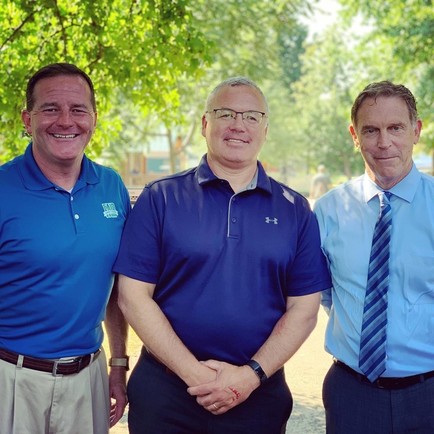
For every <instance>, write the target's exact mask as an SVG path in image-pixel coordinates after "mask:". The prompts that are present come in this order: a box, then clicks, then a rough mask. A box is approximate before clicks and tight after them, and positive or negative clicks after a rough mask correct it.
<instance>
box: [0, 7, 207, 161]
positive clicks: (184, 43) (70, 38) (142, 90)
mask: <svg viewBox="0 0 434 434" xmlns="http://www.w3.org/2000/svg"><path fill="white" fill-rule="evenodd" d="M188 3H189V2H188V1H186V0H171V1H166V0H148V1H143V0H141V1H134V0H133V1H131V0H129V1H127V0H98V1H93V0H56V1H54V0H31V1H24V0H13V1H11V0H0V62H1V68H0V82H1V83H2V86H1V87H0V122H1V124H2V128H1V132H0V134H1V137H0V138H1V139H2V140H1V141H2V146H3V152H2V154H3V155H2V156H3V159H8V158H10V157H11V156H12V155H16V154H17V153H19V152H21V151H22V149H23V148H24V147H25V145H26V143H27V141H28V139H23V138H22V125H21V121H20V119H19V113H20V111H21V109H22V108H23V105H24V102H23V100H24V90H25V89H24V88H25V84H26V82H27V79H28V78H29V77H30V75H31V74H32V73H33V72H35V71H36V70H37V69H38V68H40V67H41V66H43V65H45V64H48V63H52V62H72V63H75V64H77V65H78V66H79V67H81V68H83V69H84V70H85V71H86V72H88V73H89V74H90V76H91V77H92V79H93V81H94V83H95V87H96V92H97V100H98V106H99V111H100V112H103V113H108V111H109V109H110V107H112V106H113V105H114V104H117V102H118V101H119V98H118V95H119V93H121V94H122V96H123V98H126V99H129V100H130V101H131V102H133V103H134V104H136V105H137V106H138V107H140V109H141V110H142V111H143V112H144V113H149V112H152V111H158V112H159V113H160V116H161V118H162V119H164V118H165V117H166V118H169V117H170V113H171V111H170V108H171V107H173V106H176V105H177V104H178V98H179V95H178V93H177V92H176V82H177V80H178V78H179V77H180V76H182V75H183V74H188V75H189V76H190V77H192V78H196V77H197V76H198V75H199V74H200V72H201V71H202V68H200V66H202V65H203V64H206V62H208V61H209V60H210V58H209V56H208V52H209V44H208V41H207V38H206V37H205V35H204V33H203V32H202V30H201V29H199V28H197V27H196V26H195V23H194V21H193V17H192V14H191V11H190V10H189V8H188ZM119 129H120V123H119V119H116V118H115V119H113V118H110V119H107V118H105V117H104V116H102V117H100V127H99V131H98V133H99V134H97V136H96V138H95V139H94V140H93V142H92V143H93V152H94V153H95V154H98V153H99V152H100V150H101V147H102V146H103V144H107V142H108V141H109V140H110V139H111V138H112V137H116V135H117V132H118V131H119Z"/></svg>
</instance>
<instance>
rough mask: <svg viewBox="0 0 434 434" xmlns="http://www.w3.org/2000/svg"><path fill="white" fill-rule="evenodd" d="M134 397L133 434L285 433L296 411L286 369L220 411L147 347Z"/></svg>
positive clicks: (134, 380) (133, 383) (133, 382)
mask: <svg viewBox="0 0 434 434" xmlns="http://www.w3.org/2000/svg"><path fill="white" fill-rule="evenodd" d="M128 399H129V413H128V426H129V431H130V433H131V434H156V433H158V434H284V433H285V429H286V422H287V421H288V418H289V416H290V414H291V411H292V396H291V393H290V391H289V388H288V386H287V384H286V382H285V375H284V371H283V369H281V370H279V371H278V372H276V374H274V375H273V376H271V377H270V378H269V379H268V380H267V381H266V382H265V383H264V384H263V385H261V386H260V387H259V388H257V389H256V390H255V391H254V392H253V393H252V394H251V395H250V397H249V398H248V399H247V400H246V401H244V402H243V403H241V404H240V405H238V406H237V407H234V408H233V409H231V410H229V411H228V412H226V413H224V414H222V415H219V416H215V415H213V414H212V413H210V412H208V411H207V410H205V409H203V408H202V407H201V406H200V405H199V404H198V403H197V402H196V398H195V397H193V396H190V395H189V394H188V392H187V386H186V384H185V383H184V382H183V381H182V380H181V379H180V378H179V377H177V376H176V375H175V374H173V373H172V372H170V371H168V370H167V368H166V367H165V366H163V365H162V364H161V363H159V362H158V361H156V360H155V359H154V358H152V357H151V356H149V354H147V352H146V350H144V351H142V354H141V356H140V358H139V361H138V362H137V365H136V367H135V368H134V370H133V372H132V373H131V377H130V380H129V382H128Z"/></svg>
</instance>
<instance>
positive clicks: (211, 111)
mask: <svg viewBox="0 0 434 434" xmlns="http://www.w3.org/2000/svg"><path fill="white" fill-rule="evenodd" d="M220 110H227V111H229V112H232V113H234V114H235V117H232V116H231V118H232V121H235V120H236V119H237V116H238V115H241V120H242V121H243V122H246V120H245V119H244V113H259V114H260V115H261V119H260V121H259V122H258V123H257V124H250V123H249V122H247V124H248V125H251V126H259V125H261V124H262V121H263V120H264V118H266V117H267V113H265V112H260V111H259V110H246V111H244V112H237V111H236V110H233V109H230V108H226V107H222V108H217V109H212V110H207V111H206V112H205V113H214V116H216V114H217V112H218V111H220ZM215 119H217V120H218V119H221V118H217V117H215Z"/></svg>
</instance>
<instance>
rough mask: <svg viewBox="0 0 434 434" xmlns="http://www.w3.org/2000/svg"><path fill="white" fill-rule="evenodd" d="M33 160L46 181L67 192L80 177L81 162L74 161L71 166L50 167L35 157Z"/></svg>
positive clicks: (50, 165)
mask: <svg viewBox="0 0 434 434" xmlns="http://www.w3.org/2000/svg"><path fill="white" fill-rule="evenodd" d="M35 160H36V164H37V165H38V166H39V168H40V169H41V172H42V173H43V174H44V176H45V177H46V178H47V179H48V180H50V181H51V182H52V183H53V184H56V185H58V186H59V187H62V188H63V189H65V190H67V191H70V190H72V188H73V187H74V185H75V183H76V182H77V179H78V177H79V175H80V170H81V161H74V163H73V164H65V165H52V164H48V163H47V162H45V161H38V159H37V158H36V157H35Z"/></svg>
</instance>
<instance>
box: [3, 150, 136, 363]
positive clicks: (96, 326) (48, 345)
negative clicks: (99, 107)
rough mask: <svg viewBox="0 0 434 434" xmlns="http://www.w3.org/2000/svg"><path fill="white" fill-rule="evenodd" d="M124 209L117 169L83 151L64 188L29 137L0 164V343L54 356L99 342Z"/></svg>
mask: <svg viewBox="0 0 434 434" xmlns="http://www.w3.org/2000/svg"><path fill="white" fill-rule="evenodd" d="M129 210H130V201H129V195H128V191H127V190H126V188H125V186H124V184H123V183H122V181H121V179H120V177H119V175H118V174H117V173H116V172H114V171H113V170H111V169H109V168H106V167H103V166H100V165H98V164H95V163H93V162H92V161H90V160H89V159H88V158H86V157H84V159H83V163H82V168H81V174H80V177H79V179H78V180H77V183H76V185H75V187H74V188H73V190H72V192H71V193H69V192H67V191H65V190H63V189H62V188H59V187H57V186H55V185H54V184H53V183H52V182H50V181H49V180H48V179H47V178H45V176H44V175H43V174H42V172H41V171H40V169H39V167H38V166H37V165H36V163H35V161H34V159H33V155H32V150H31V144H30V145H29V146H28V148H27V150H26V152H25V154H24V155H22V156H19V157H17V158H15V159H14V160H12V161H10V162H9V163H7V164H5V165H3V166H0V348H4V349H7V350H10V351H15V352H17V353H20V354H25V355H30V356H34V357H40V358H57V357H65V356H73V355H74V356H75V355H81V354H87V353H90V352H93V351H95V350H96V349H98V348H99V347H100V345H101V343H102V340H103V332H102V327H101V321H102V320H103V318H104V314H105V308H106V304H107V301H108V298H109V294H110V290H111V287H112V283H113V274H112V271H111V268H112V265H113V262H114V260H115V258H116V254H117V251H118V247H119V240H120V237H121V232H122V229H123V226H124V222H125V219H126V217H127V215H128V213H129Z"/></svg>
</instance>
